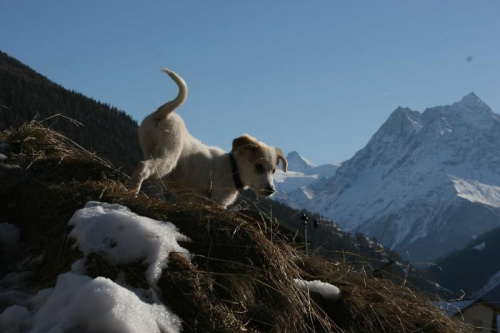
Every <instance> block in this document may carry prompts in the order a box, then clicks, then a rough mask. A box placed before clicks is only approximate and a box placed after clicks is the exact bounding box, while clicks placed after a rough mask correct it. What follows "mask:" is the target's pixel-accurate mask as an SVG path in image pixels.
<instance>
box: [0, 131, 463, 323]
mask: <svg viewBox="0 0 500 333" xmlns="http://www.w3.org/2000/svg"><path fill="white" fill-rule="evenodd" d="M0 142H7V143H9V144H10V145H11V147H12V152H11V153H10V155H9V159H8V160H7V161H6V162H4V164H3V165H2V164H0V179H2V177H8V176H6V175H9V174H10V175H12V174H13V172H14V173H16V179H18V181H17V182H12V183H11V184H10V185H9V187H8V189H7V188H2V189H0V212H2V213H1V214H2V216H0V218H1V219H5V220H9V221H11V222H13V223H16V224H17V225H18V226H20V228H21V230H22V235H23V241H24V242H25V243H28V244H30V248H29V249H28V251H32V252H33V253H43V254H44V255H45V260H44V262H43V263H42V264H41V267H40V270H39V271H38V272H37V276H36V277H35V278H34V279H33V282H32V283H33V287H34V288H35V287H45V286H49V285H53V284H54V282H55V279H56V277H57V275H58V274H61V273H63V272H65V271H68V270H69V268H70V265H71V264H72V263H73V262H74V261H75V260H76V259H77V258H78V257H79V256H81V254H79V253H78V252H77V251H74V250H72V246H71V245H72V244H71V242H70V241H69V240H68V237H67V235H68V233H69V228H68V226H67V221H68V220H69V218H70V217H71V215H72V214H73V212H74V211H75V210H76V209H79V208H82V207H83V206H84V204H85V203H86V202H87V201H89V200H99V201H105V202H110V203H120V204H122V205H125V206H127V207H129V208H130V209H131V210H133V211H134V212H136V213H138V214H140V215H144V216H148V217H151V218H154V219H158V220H163V221H170V222H172V223H174V224H175V225H176V226H177V227H178V228H179V229H180V231H181V232H182V233H183V234H185V235H186V236H188V237H189V238H190V239H191V240H192V241H191V242H186V243H183V244H182V246H183V247H185V248H187V249H188V250H189V251H190V252H191V253H192V254H194V259H193V260H192V262H188V261H187V260H186V259H185V258H184V257H182V256H180V255H176V254H175V253H173V254H171V256H170V261H169V265H168V267H167V268H166V269H165V270H164V271H163V273H162V276H161V278H160V280H159V281H158V287H159V288H160V290H161V292H162V294H163V296H164V301H165V303H166V304H167V305H168V306H170V307H171V308H172V310H173V311H174V312H175V313H176V314H177V315H178V316H179V317H180V318H181V319H182V320H183V327H184V331H186V332H239V331H243V330H246V331H247V332H346V331H347V332H394V331H401V332H413V331H421V332H466V331H467V327H465V326H463V325H462V324H461V323H458V322H455V321H453V320H451V319H449V318H448V317H446V316H445V315H444V314H442V313H441V312H440V311H439V310H438V309H437V308H434V307H432V306H431V305H430V303H429V301H428V300H427V299H426V298H425V297H423V296H421V295H419V294H417V293H415V292H413V291H412V290H410V289H408V288H406V287H401V286H397V285H395V284H393V283H392V282H390V281H388V280H381V279H376V278H374V277H372V276H371V275H370V274H366V273H365V272H364V271H362V270H359V269H354V268H352V267H351V266H349V265H348V264H347V263H343V262H330V261H327V260H324V259H320V258H305V257H304V256H303V255H302V253H301V252H300V251H297V250H296V249H294V248H293V247H292V246H290V245H289V244H288V240H286V237H284V236H282V235H281V233H280V230H279V229H278V227H277V225H276V224H273V223H271V222H270V220H268V219H265V218H258V217H257V218H256V217H255V216H252V215H251V214H243V213H237V212H231V211H229V210H224V209H220V208H218V207H214V206H212V205H208V204H207V205H204V204H173V203H167V202H164V201H160V200H154V199H149V198H147V197H145V196H144V195H140V196H139V197H137V198H136V197H134V195H133V193H131V192H130V191H129V190H127V189H126V188H125V186H124V185H123V183H124V182H125V181H126V180H127V177H126V176H125V175H123V174H122V173H121V172H120V171H119V170H116V169H114V168H113V166H112V165H111V164H110V163H109V162H107V161H105V160H103V159H101V158H99V157H98V156H96V155H94V154H92V153H90V152H88V151H86V150H84V149H83V148H81V147H79V146H77V145H75V144H74V143H73V142H72V141H70V140H68V139H66V138H65V137H63V136H62V135H60V134H59V133H57V132H54V131H51V130H50V129H46V128H43V126H41V124H40V123H37V122H32V123H29V124H26V125H23V126H22V127H20V128H19V129H17V130H14V129H12V130H9V131H5V132H2V133H0ZM6 164H9V167H7V165H6ZM13 165H18V166H19V167H17V168H16V167H13ZM12 170H14V171H12ZM20 174H22V175H23V176H22V177H21V176H19V175H20ZM2 175H3V176H2ZM87 270H88V271H89V272H90V274H91V275H92V276H106V277H109V278H116V276H117V274H118V272H119V271H126V272H127V274H126V275H127V277H129V278H130V280H127V283H130V284H132V285H135V286H143V285H144V283H146V282H145V281H144V278H143V277H144V270H145V267H144V265H142V264H140V263H137V264H130V265H126V266H120V267H115V266H113V265H112V264H110V263H109V262H107V261H106V259H105V258H103V257H101V256H100V255H99V254H98V253H96V254H92V255H91V256H89V258H88V260H87ZM296 278H303V279H306V280H310V279H319V280H322V281H325V282H329V283H332V284H334V285H337V286H338V287H340V289H341V291H342V298H341V300H340V301H339V302H336V303H331V302H330V303H329V302H326V301H325V300H322V299H320V298H317V297H315V296H312V297H310V296H309V295H308V294H307V292H306V291H304V290H302V289H300V288H299V287H298V286H297V285H296V284H295V282H294V279H296Z"/></svg>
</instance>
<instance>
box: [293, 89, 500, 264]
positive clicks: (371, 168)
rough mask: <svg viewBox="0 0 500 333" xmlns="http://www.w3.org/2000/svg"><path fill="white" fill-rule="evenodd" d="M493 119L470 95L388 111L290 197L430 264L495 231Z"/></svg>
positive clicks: (499, 161) (499, 138)
mask: <svg viewBox="0 0 500 333" xmlns="http://www.w3.org/2000/svg"><path fill="white" fill-rule="evenodd" d="M498 147H500V116H499V115H498V114H495V113H494V112H493V111H492V110H491V109H490V108H489V107H488V106H487V105H486V104H485V103H484V102H483V101H481V100H480V99H479V98H478V97H477V96H476V95H475V94H473V93H471V94H469V95H467V96H465V97H464V98H463V99H462V100H461V101H460V102H457V103H455V104H453V105H449V106H441V107H434V108H430V109H427V110H425V112H423V113H420V112H417V111H412V110H410V109H407V108H398V109H396V110H395V111H394V112H393V113H392V114H391V116H390V117H389V119H388V120H387V121H386V122H385V123H384V124H383V125H382V127H381V128H380V129H379V130H378V131H377V133H375V135H374V136H373V137H372V139H371V140H370V141H369V142H368V144H367V145H366V147H365V148H363V149H362V150H360V151H359V152H358V153H356V155H355V156H354V157H353V158H352V159H350V160H349V161H346V162H344V163H343V164H342V166H341V167H340V168H339V170H338V171H337V173H336V175H335V177H333V178H330V179H328V180H327V181H326V182H323V183H318V182H316V183H313V184H311V185H309V186H307V188H304V189H302V191H303V192H307V193H308V194H309V195H308V196H305V195H304V196H292V195H289V198H294V199H296V200H295V202H294V204H295V205H296V206H301V207H305V208H307V209H309V210H312V211H316V212H319V213H321V214H324V215H325V216H327V217H329V218H331V219H333V220H334V221H336V222H337V223H338V224H339V225H340V226H341V227H342V228H344V229H346V230H350V231H360V232H364V233H367V234H369V235H371V236H374V237H377V238H378V239H379V240H380V241H382V243H383V244H384V245H386V246H389V247H390V248H391V249H394V250H397V251H399V252H401V253H402V254H404V255H405V257H406V255H408V259H409V260H412V261H414V262H418V261H432V260H434V259H436V258H437V257H440V256H442V255H443V254H445V253H447V252H450V251H452V250H455V249H458V248H461V247H463V246H464V245H465V244H466V243H467V242H468V241H470V240H471V238H472V237H474V236H477V235H479V234H481V233H483V232H485V231H488V230H491V229H492V228H494V227H496V226H500V154H499V153H498V152H499V148H498Z"/></svg>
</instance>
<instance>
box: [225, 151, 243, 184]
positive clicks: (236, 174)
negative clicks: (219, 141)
mask: <svg viewBox="0 0 500 333" xmlns="http://www.w3.org/2000/svg"><path fill="white" fill-rule="evenodd" d="M228 155H229V160H230V161H231V169H232V170H233V181H234V185H235V186H236V188H237V189H242V188H243V183H242V181H241V178H240V170H238V164H237V163H236V159H235V158H234V155H233V153H229V154H228Z"/></svg>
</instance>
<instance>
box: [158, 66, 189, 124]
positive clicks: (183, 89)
mask: <svg viewBox="0 0 500 333" xmlns="http://www.w3.org/2000/svg"><path fill="white" fill-rule="evenodd" d="M161 71H162V72H165V73H167V74H168V76H170V77H171V78H172V80H174V82H175V83H176V84H177V86H178V87H179V94H177V97H175V98H174V99H173V100H171V101H170V102H167V103H165V104H163V105H162V106H160V107H159V108H158V110H156V112H155V113H154V118H155V119H156V120H162V119H165V118H166V117H167V116H168V115H169V114H170V113H171V112H172V111H174V110H175V109H177V108H178V107H179V106H181V105H182V103H184V102H185V101H186V98H187V93H188V88H187V85H186V82H184V80H183V79H182V77H180V76H179V75H177V73H175V72H172V71H171V70H169V69H167V68H162V70H161Z"/></svg>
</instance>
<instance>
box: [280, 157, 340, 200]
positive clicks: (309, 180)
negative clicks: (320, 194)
mask: <svg viewBox="0 0 500 333" xmlns="http://www.w3.org/2000/svg"><path fill="white" fill-rule="evenodd" d="M286 159H287V161H288V171H287V172H286V173H284V172H283V171H281V170H279V169H278V170H277V172H276V175H275V177H274V182H275V185H276V189H277V192H276V194H275V195H274V197H273V198H274V199H275V200H277V201H280V202H283V203H285V204H287V205H289V206H291V207H295V208H298V207H297V205H295V202H297V201H300V197H302V196H306V197H307V195H308V193H307V187H308V186H310V185H313V184H316V183H321V182H324V181H325V180H326V179H327V178H330V177H333V176H334V175H335V173H336V172H337V169H338V168H339V167H340V164H335V163H331V164H322V165H319V166H318V165H316V164H314V163H312V162H311V161H309V160H308V159H306V158H305V157H303V156H301V155H300V154H299V153H298V152H296V151H292V152H290V153H288V154H287V156H286ZM297 197H298V198H297Z"/></svg>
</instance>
